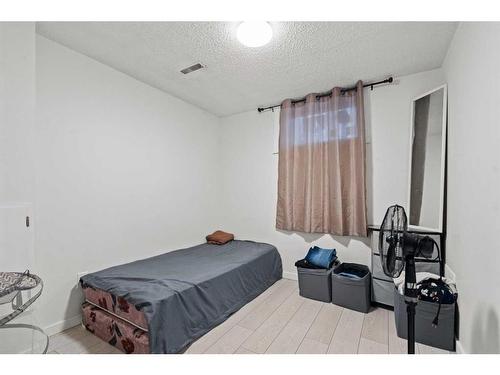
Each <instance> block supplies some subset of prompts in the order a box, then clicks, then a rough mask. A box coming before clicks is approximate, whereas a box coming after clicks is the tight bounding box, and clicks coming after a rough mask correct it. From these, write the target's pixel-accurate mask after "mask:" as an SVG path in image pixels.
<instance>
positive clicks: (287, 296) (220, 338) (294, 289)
mask: <svg viewBox="0 0 500 375" xmlns="http://www.w3.org/2000/svg"><path fill="white" fill-rule="evenodd" d="M283 287H284V286H283ZM296 290H298V288H293V289H292V290H291V292H290V294H286V298H285V299H284V300H283V302H281V304H279V305H278V307H276V309H274V310H273V311H272V312H271V314H270V315H269V316H268V317H267V319H265V320H264V321H263V322H262V323H261V324H259V325H258V326H257V328H255V330H252V333H253V332H255V331H256V330H257V329H259V327H260V326H261V325H262V324H264V323H265V322H266V321H267V320H268V319H269V318H271V316H273V314H274V313H275V312H276V310H278V309H279V308H280V307H281V305H282V304H283V303H285V301H286V300H287V299H288V298H289V297H290V296H291V295H292V294H293V293H294V292H295V291H296ZM272 295H273V293H271V294H270V295H269V296H267V297H266V298H265V299H264V301H262V302H261V303H259V304H258V305H257V306H256V307H255V308H257V307H258V306H260V305H261V304H262V303H263V302H265V301H267V299H268V298H270V297H271V296H272ZM249 303H250V302H249ZM301 306H302V305H301ZM255 308H254V309H255ZM254 309H252V310H250V311H249V312H247V313H246V314H245V315H243V317H242V318H241V319H240V320H238V321H237V322H236V323H235V326H239V322H240V321H242V320H243V318H245V317H246V316H247V315H248V314H250V313H251V312H252V311H253V310H254ZM224 323H225V322H222V323H221V324H224ZM239 327H241V326H239ZM233 328H234V327H231V328H230V329H229V330H228V331H227V332H226V333H224V334H223V335H222V336H221V337H219V339H218V340H217V341H215V342H214V343H213V344H212V345H210V346H209V347H208V348H207V349H205V350H204V351H203V353H206V351H207V350H209V349H210V348H211V347H212V346H214V345H215V344H217V343H218V342H219V341H220V340H222V338H223V337H224V336H226V335H227V334H228V333H229V331H231V330H232V329H233ZM241 328H245V327H241ZM245 329H248V328H245ZM209 332H210V331H209ZM209 332H207V334H208V333H209ZM280 333H281V331H280ZM249 337H250V336H249ZM245 341H246V339H245V340H244V341H243V342H242V343H241V344H240V346H238V348H236V350H238V349H239V348H240V347H241V345H243V343H244V342H245Z"/></svg>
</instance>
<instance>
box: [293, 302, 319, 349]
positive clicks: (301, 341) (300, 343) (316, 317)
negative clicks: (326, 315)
mask: <svg viewBox="0 0 500 375" xmlns="http://www.w3.org/2000/svg"><path fill="white" fill-rule="evenodd" d="M325 303H326V302H325ZM323 306H324V305H323ZM323 306H321V308H320V309H319V310H318V312H317V313H316V316H315V317H314V319H313V321H312V322H311V325H310V326H309V328H308V329H307V331H306V333H305V334H304V336H303V337H302V340H300V342H299V346H297V349H295V354H297V350H299V348H300V346H301V345H302V343H303V342H304V339H305V338H306V336H307V333H308V332H309V330H310V329H311V327H312V326H313V324H314V322H315V321H316V319H318V315H319V312H320V311H321V310H323ZM297 311H299V310H297ZM283 329H284V327H283Z"/></svg>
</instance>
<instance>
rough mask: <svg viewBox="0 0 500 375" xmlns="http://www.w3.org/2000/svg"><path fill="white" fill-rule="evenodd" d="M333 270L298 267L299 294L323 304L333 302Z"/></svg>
mask: <svg viewBox="0 0 500 375" xmlns="http://www.w3.org/2000/svg"><path fill="white" fill-rule="evenodd" d="M332 270H333V268H330V269H328V270H327V269H310V268H302V267H297V273H298V275H299V294H300V295H301V296H302V297H305V298H311V299H315V300H318V301H323V302H331V301H332V295H331V292H332V281H331V280H332Z"/></svg>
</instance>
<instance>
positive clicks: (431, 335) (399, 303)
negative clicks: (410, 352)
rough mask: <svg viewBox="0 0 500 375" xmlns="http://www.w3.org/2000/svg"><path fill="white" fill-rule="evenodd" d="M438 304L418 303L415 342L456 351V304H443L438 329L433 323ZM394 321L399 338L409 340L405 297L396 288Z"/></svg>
mask: <svg viewBox="0 0 500 375" xmlns="http://www.w3.org/2000/svg"><path fill="white" fill-rule="evenodd" d="M438 306H439V304H438V303H433V302H427V301H418V304H417V308H416V312H415V341H416V342H419V343H421V344H425V345H429V346H434V347H436V348H440V349H444V350H450V351H455V303H453V304H442V305H441V312H440V313H439V321H438V325H437V327H433V326H432V321H433V320H434V317H435V316H436V314H437V311H438ZM394 319H395V321H396V332H397V334H398V336H399V337H401V338H403V339H406V338H408V317H407V315H406V303H405V299H404V296H403V295H402V294H400V293H399V292H398V290H397V289H396V288H394Z"/></svg>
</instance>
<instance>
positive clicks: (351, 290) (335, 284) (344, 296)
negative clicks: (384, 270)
mask: <svg viewBox="0 0 500 375" xmlns="http://www.w3.org/2000/svg"><path fill="white" fill-rule="evenodd" d="M349 268H351V269H357V270H358V271H360V272H361V273H362V274H364V276H363V277H361V278H359V279H357V278H351V277H347V276H343V275H340V273H342V272H344V271H346V270H347V269H349ZM370 283H371V275H370V270H369V269H368V267H366V266H364V265H361V264H356V263H342V264H340V265H339V266H338V267H337V268H335V269H334V270H333V273H332V302H333V303H334V304H336V305H339V306H343V307H346V308H348V309H351V310H356V311H360V312H364V313H366V312H368V311H369V310H370V299H371V298H370V290H371V286H370Z"/></svg>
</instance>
